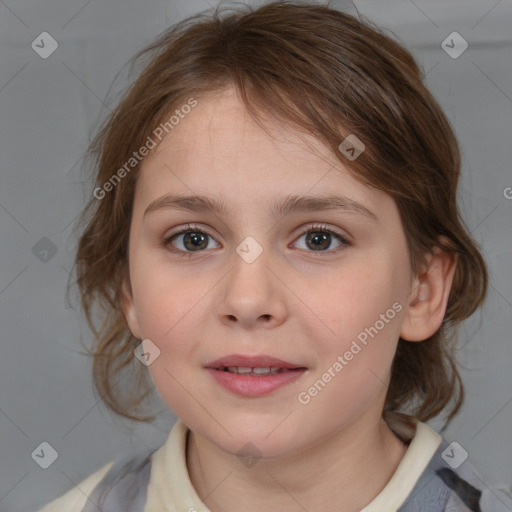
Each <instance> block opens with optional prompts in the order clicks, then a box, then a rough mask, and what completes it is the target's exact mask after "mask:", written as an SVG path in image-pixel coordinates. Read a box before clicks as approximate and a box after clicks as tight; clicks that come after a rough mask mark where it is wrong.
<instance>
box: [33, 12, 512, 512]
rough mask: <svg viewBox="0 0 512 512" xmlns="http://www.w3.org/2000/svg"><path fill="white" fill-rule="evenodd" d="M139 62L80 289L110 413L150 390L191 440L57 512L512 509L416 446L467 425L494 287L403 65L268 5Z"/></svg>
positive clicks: (435, 448)
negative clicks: (465, 408)
mask: <svg viewBox="0 0 512 512" xmlns="http://www.w3.org/2000/svg"><path fill="white" fill-rule="evenodd" d="M143 55H150V56H151V61H150V62H149V63H148V65H147V66H146V67H145V69H144V71H143V72H142V74H141V75H140V77H139V78H138V80H137V81H136V82H135V83H134V84H133V86H132V87H131V88H130V90H129V91H128V92H127V94H126V95H125V96H124V98H123V99H122V101H121V102H120V104H119V106H118V107H117V109H116V110H115V111H114V112H113V113H112V115H111V116H110V117H109V119H108V120H107V122H106V123H105V125H104V127H103V128H102V130H101V131H100V133H99V134H98V136H97V138H96V139H95V141H94V142H93V144H92V146H91V154H93V155H94V156H96V158H97V167H98V173H97V177H96V184H95V189H94V192H93V197H92V198H91V201H90V203H89V204H88V206H87V209H86V211H85V212H84V217H83V219H84V221H85V222H86V227H85V230H84V232H83V234H82V236H81V239H80V243H79V248H78V254H77V259H76V264H77V265H76V268H77V276H78V285H79V287H80V291H81V296H82V303H83V306H84V309H85V312H86V315H87V318H88V319H89V322H90V324H91V327H92V328H93V329H95V334H96V338H97V343H96V345H95V351H94V378H95V384H96V386H97V389H98V391H99V392H100V394H101V395H102V397H103V399H104V402H105V403H106V404H107V405H108V406H109V407H110V408H111V409H112V410H113V411H115V412H117V413H119V414H121V415H124V416H126V417H128V418H132V419H137V420H141V421H144V420H150V419H152V418H151V417H147V416H143V415H141V414H139V412H140V409H139V407H140V405H141V403H142V400H143V399H144V397H145V396H147V394H148V393H149V391H150V388H148V389H144V388H141V382H142V380H143V378H144V375H145V373H144V372H146V371H149V374H150V376H151V379H152V381H153V383H154V385H155V387H156V389H157V391H158V393H159V394H160V396H161V397H162V399H163V400H164V402H165V403H166V404H167V405H168V406H169V408H170V409H171V410H172V411H173V412H174V413H175V414H176V415H177V416H178V418H179V419H178V421H177V423H176V424H175V425H174V427H173V428H172V430H171V432H170V435H169V437H168V440H167V441H166V443H165V444H164V445H163V446H161V447H160V448H159V449H157V450H155V451H154V452H152V453H149V454H142V456H140V457H133V456H132V457H131V458H130V459H129V460H127V461H126V460H119V461H116V462H115V463H114V462H112V463H109V464H107V465H106V466H105V467H103V468H102V469H100V470H99V471H97V472H96V473H94V474H93V475H91V476H90V477H89V478H87V479H86V480H85V481H83V482H81V483H80V484H79V485H78V486H77V488H76V489H72V490H71V491H69V492H68V493H67V494H65V495H64V496H62V497H61V498H59V499H57V500H55V501H54V502H52V503H50V504H49V505H47V506H46V507H45V508H43V509H42V511H44V512H50V511H52V512H53V511H55V512H57V511H66V512H68V511H92V510H102V511H105V512H106V511H121V510H122V511H130V512H138V511H140V512H142V511H146V512H161V511H178V510H179V511H189V512H192V511H202V512H204V511H212V512H220V511H223V512H230V511H234V510H243V511H244V512H255V511H257V510H258V511H260V510H284V511H290V512H292V511H301V510H307V511H311V512H313V511H318V510H322V511H328V512H331V511H332V512H334V511H339V512H356V511H365V512H377V511H378V512H391V511H393V512H395V511H400V512H412V511H422V512H424V511H427V510H428V511H436V512H437V511H445V510H446V511H448V510H450V511H480V510H482V511H484V512H495V511H501V510H507V504H506V503H505V502H504V499H503V500H502V499H497V498H495V496H494V494H493V493H491V492H490V491H489V490H488V489H487V488H486V486H485V485H484V484H483V483H482V481H481V479H479V478H478V476H477V474H476V473H475V472H474V471H473V469H472V467H471V465H470V463H469V461H466V460H465V458H466V457H467V453H466V452H465V451H464V449H463V448H462V447H460V445H456V444H451V445H448V443H447V442H446V441H444V440H443V439H442V438H441V437H440V436H439V434H437V433H436V432H434V431H433V430H431V429H430V428H429V427H428V426H427V425H426V424H425V423H424V422H425V421H427V420H429V419H431V418H434V417H436V416H438V415H439V414H441V413H442V412H444V411H447V413H448V414H447V422H449V421H450V420H451V419H452V418H453V416H454V415H455V414H456V413H457V411H458V410H459V408H460V406H461V404H462V401H463V387H462V383H461V380H460V377H459V374H458V373H457V370H456V366H455V362H454V357H453V351H454V345H453V344H454V339H453V336H452V334H453V329H454V328H455V327H456V326H457V325H458V324H459V323H460V322H461V321H462V320H464V319H466V318H467V317H469V316H470V315H471V314H472V313H473V312H474V311H475V310H476V309H477V308H478V307H479V306H481V304H482V303H483V300H484V298H485V293H486V287H487V271H486V266H485V263H484V261H483V259H482V256H481V254H480V252H479V250H478V248H477V246H476V244H475V243H474V241H473V240H472V239H471V238H470V236H469V234H468V233H467V231H466V230H465V228H464V226H463V224H462V221H461V219H460V215H459V211H458V207H457V204H456V195H457V182H458V178H459V170H460V155H459V149H458V145H457V141H456V138H455V136H454V133H453V131H452V129H451V127H450V124H449V122H448V121H447V119H446V117H445V116H444V114H443V113H442V111H441V109H440V107H439V105H438V104H437V103H436V101H435V99H434V98H433V96H432V95H431V94H430V93H429V92H428V91H427V89H426V88H425V86H424V84H423V82H422V78H421V74H420V71H419V68H418V66H417V64H416V63H415V61H414V60H413V58H412V56H411V55H410V53H408V52H407V51H406V50H405V49H404V48H403V47H401V46H400V45H399V44H397V43H396V42H394V41H393V40H392V39H390V38H389V37H387V36H386V35H384V34H383V33H382V32H381V31H379V29H377V28H376V27H374V26H371V24H370V23H369V22H367V21H365V22H363V21H360V20H358V19H356V18H355V17H353V16H351V15H349V14H346V13H343V12H340V11H338V10H335V9H332V8H329V7H326V6H322V5H316V4H314V3H296V2H274V3H269V4H267V5H264V6H262V7H260V8H258V9H255V10H252V11H251V10H250V9H247V10H245V11H242V10H240V11H234V12H230V13H229V12H228V13H221V14H219V13H216V14H215V15H213V16H212V17H209V18H208V17H194V18H192V19H190V20H188V21H186V22H183V23H181V24H179V25H178V26H177V27H175V28H173V29H171V30H169V31H167V32H166V33H165V34H164V35H163V36H162V37H160V38H159V40H158V41H156V43H155V44H154V45H152V46H151V47H149V48H148V49H146V50H145V51H143V52H141V53H140V54H139V55H138V57H141V56H143ZM94 304H101V305H103V308H104V312H105V316H104V318H103V323H102V324H101V326H100V327H99V328H98V327H95V325H96V324H95V323H94V321H93V306H94ZM124 368H130V369H131V370H132V371H133V372H136V373H137V375H135V376H134V378H133V380H132V382H133V384H134V386H135V389H134V390H133V393H130V389H129V388H127V385H128V384H127V382H128V380H129V379H128V378H127V379H125V378H124V376H123V382H122V384H121V385H119V383H120V375H121V372H122V370H123V369H124ZM135 377H138V378H135ZM118 385H119V388H121V387H122V389H123V393H122V394H121V393H120V389H118ZM509 506H510V505H509Z"/></svg>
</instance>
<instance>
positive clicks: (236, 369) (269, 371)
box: [219, 366, 288, 376]
mask: <svg viewBox="0 0 512 512" xmlns="http://www.w3.org/2000/svg"><path fill="white" fill-rule="evenodd" d="M219 370H223V371H227V372H229V373H238V374H242V375H251V376H260V375H275V374H276V373H282V372H287V371H288V368H271V367H270V366H266V367H263V368H251V367H248V366H228V367H227V368H226V367H222V368H219Z"/></svg>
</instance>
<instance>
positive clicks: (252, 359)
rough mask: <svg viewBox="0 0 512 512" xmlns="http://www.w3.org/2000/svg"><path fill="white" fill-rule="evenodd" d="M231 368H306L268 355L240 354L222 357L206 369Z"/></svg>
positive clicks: (209, 364)
mask: <svg viewBox="0 0 512 512" xmlns="http://www.w3.org/2000/svg"><path fill="white" fill-rule="evenodd" d="M230 366H237V367H243V368H268V367H270V368H305V367H304V366H302V365H300V364H295V363H290V362H288V361H283V360H282V359H277V358H275V357H271V356H267V355H261V356H244V355H239V354H231V355H228V356H224V357H220V358H219V359H216V360H215V361H212V362H211V363H208V364H207V365H206V368H222V367H230Z"/></svg>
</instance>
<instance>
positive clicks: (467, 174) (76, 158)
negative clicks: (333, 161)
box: [0, 0, 512, 512]
mask: <svg viewBox="0 0 512 512" xmlns="http://www.w3.org/2000/svg"><path fill="white" fill-rule="evenodd" d="M211 3H212V4H213V2H211ZM247 3H254V2H247ZM356 6H357V8H358V10H359V11H360V12H361V13H363V14H365V15H366V16H368V17H369V18H370V19H372V20H373V21H375V22H376V23H377V24H378V25H380V26H382V27H385V28H389V29H390V30H392V31H393V33H394V34H396V36H397V37H398V38H399V39H400V40H401V42H402V43H403V44H405V45H406V46H407V47H408V48H409V49H410V50H411V51H412V52H413V54H414V55H415V57H416V58H417V60H418V62H419V64H420V65H421V66H422V67H423V69H424V70H425V72H426V73H427V79H426V81H427V85H428V86H429V88H430V90H431V91H432V92H433V93H434V95H435V96H436V98H437V99H438V100H439V102H440V103H441V106H442V107H443V108H444V109H445V111H446V113H447V115H448V117H449V118H450V120H451V122H452V123H453V125H454V127H455V129H456V133H457V135H458V137H459V140H460V143H461V148H462V152H463V178H462V182H461V189H460V199H461V208H462V211H463V214H464V218H465V221H466V224H467V226H468V228H469V230H470V231H471V233H472V235H473V236H474V237H475V238H476V240H477V241H478V242H479V243H480V244H481V245H482V247H483V251H484V254H485V256H486V259H487V261H488V263H489V267H490V272H491V284H490V288H489V297H488V300H487V302H486V304H485V307H484V308H483V310H482V311H481V313H477V314H476V315H474V316H473V317H472V318H471V319H470V320H469V321H467V322H466V323H465V324H464V325H463V326H462V328H461V330H460V339H461V347H462V349H461V352H460V358H461V359H460V360H461V363H462V364H463V365H464V367H465V368H464V369H463V371H462V374H463V378H464V380H465V384H466V390H467V402H466V405H465V406H464V409H463V410H462V413H461V414H460V415H459V416H458V417H457V418H456V419H455V420H454V421H453V423H452V424H451V425H450V427H449V428H448V429H447V430H446V431H445V432H444V433H443V434H444V436H445V437H446V438H447V439H448V440H450V441H457V442H459V443H460V444H461V445H462V446H463V447H464V448H465V449H466V450H467V451H468V452H469V454H470V457H471V459H472V461H473V464H474V465H475V466H476V467H477V468H478V469H479V471H480V473H481V475H482V477H483V479H484V480H485V482H486V483H487V484H488V485H490V486H492V487H495V488H507V489H509V490H510V486H511V483H512V442H511V433H512V429H511V425H512V404H511V402H512V385H511V381H512V379H511V371H510V364H511V362H512V344H511V335H510V330H509V329H510V326H511V323H510V317H511V314H512V272H511V271H510V268H511V266H510V261H511V256H512V254H511V247H512V232H511V229H510V226H511V225H512V224H511V218H512V200H510V199H507V197H506V196H507V195H508V197H509V198H510V197H512V189H508V188H507V187H512V173H511V170H510V169H511V162H512V144H511V142H512V139H511V133H512V29H511V27H512V2H511V1H510V0H501V1H497V0H481V1H477V0H472V1H469V0H448V1H447V0H423V1H420V0H416V1H414V2H413V1H412V0H392V1H383V0H361V1H359V0H356ZM205 8H208V4H207V3H206V2H205V1H202V0H194V1H184V0H181V1H177V0H168V1H167V2H166V1H164V0H146V1H144V2H142V1H137V0H124V1H120V0H117V1H114V0H104V1H100V0H73V1H69V0H68V1H64V0H45V1H41V0H37V1H36V0H17V1H14V0H1V1H0V155H1V159H0V171H1V174H0V176H1V187H0V229H1V268H0V308H1V309H0V311H1V318H0V326H1V336H2V337H1V348H2V352H1V354H2V357H1V368H0V434H1V437H0V444H1V452H0V453H1V473H0V510H3V511H13V512H15V511H16V512H18V511H19V512H21V511H29V510H36V509H38V508H39V507H41V506H42V505H43V504H45V503H47V502H48V501H50V500H51V499H53V498H55V497H57V496H59V495H61V494H62V493H63V492H65V491H67V490H68V489H70V488H71V487H72V486H73V482H74V483H78V482H79V481H80V480H82V479H83V478H85V477H86V476H87V475H89V474H90V473H92V472H93V471H95V470H96V469H98V468H99V467H100V466H102V465H103V464H105V463H107V462H109V461H111V460H113V459H114V458H115V457H116V456H117V455H118V454H119V453H121V452H126V451H131V450H133V449H135V448H137V447H139V448H140V447H141V446H155V447H156V446H158V445H159V444H161V443H163V442H164V441H165V439H166V437H167V432H168V431H169V429H170V427H171V425H172V422H173V421H174V417H173V415H172V413H170V412H168V411H166V409H165V407H164V406H163V404H162V403H161V402H156V406H157V407H160V409H162V410H163V412H162V414H161V415H160V416H159V418H158V421H157V422H156V423H155V425H137V424H134V423H130V422H128V421H124V420H119V419H117V418H114V417H113V416H111V415H110V414H109V413H108V412H107V411H106V409H105V408H104V407H103V406H102V405H101V403H100V402H99V400H98V397H97V396H96V395H95V394H94V393H93V390H92V384H91V375H90V361H89V360H88V359H87V358H86V357H85V356H83V355H80V354H79V351H80V350H81V346H80V339H81V338H82V339H83V340H84V341H85V342H88V341H89V340H90V333H89V331H88V329H87V327H86V325H85V322H84V319H83V317H82V315H81V313H80V311H79V309H78V307H76V308H73V307H70V306H76V301H74V300H73V301H72V303H71V305H70V304H68V303H67V302H66V298H65V287H66V283H67V279H68V273H69V271H70V269H71V266H72V261H73V256H74V250H75V243H76V240H75V239H74V237H73V233H72V228H73V223H74V221H75V220H76V216H77V215H78V213H79V211H80V209H81V207H82V206H83V204H84V203H85V200H86V198H87V195H88V194H90V191H91V187H90V184H89V183H87V182H86V180H87V177H86V175H84V174H83V171H82V170H81V162H80V158H81V157H82V154H83V152H84V150H85V149H86V146H87V143H88V140H89V136H90V134H91V130H92V129H93V128H94V127H95V126H97V123H98V120H99V119H100V118H101V117H102V116H104V115H105V113H106V112H107V110H106V107H105V106H103V105H102V102H103V100H104V98H105V96H106V94H107V90H108V88H109V86H110V84H111V83H112V81H113V79H114V77H115V75H116V73H117V72H118V71H119V70H120V69H121V68H122V67H123V65H124V64H125V63H126V62H127V60H128V59H129V58H130V57H131V56H132V55H133V54H134V53H135V52H136V51H138V50H139V49H141V48H142V47H143V46H145V45H146V44H147V43H149V42H150V41H151V40H152V39H153V38H154V37H155V36H156V35H157V34H158V33H159V32H160V31H162V30H164V29H165V28H166V27H168V26H169V25H171V24H172V23H174V22H176V21H178V20H180V19H182V18H183V17H185V16H187V15H189V14H192V13H194V12H197V11H200V10H203V9H205ZM44 31H47V32H49V33H50V34H51V35H52V36H53V37H54V38H55V39H56V40H57V41H58V44H59V47H58V48H57V50H56V51H55V52H54V53H53V54H52V55H51V56H50V57H49V58H47V59H43V58H41V57H40V56H39V55H38V54H37V53H36V52H35V51H34V50H33V49H32V48H31V43H32V41H33V40H34V39H36V37H37V36H38V35H39V34H40V33H41V32H44ZM453 31H457V32H459V33H460V34H461V35H462V37H463V38H464V39H465V40H466V41H467V42H468V43H469V47H468V49H467V50H466V51H465V52H464V53H463V54H462V55H461V56H460V57H458V58H457V59H454V58H451V57H450V56H449V55H448V54H447V53H446V52H445V51H444V50H443V49H442V48H441V42H442V41H443V40H444V39H445V38H446V37H447V36H448V35H449V34H450V33H452V32H453ZM122 85H123V83H122V81H121V86H122ZM507 192H509V193H507ZM43 237H46V238H48V239H49V240H50V241H51V243H52V244H53V245H54V246H55V249H56V250H57V252H56V253H55V254H54V255H52V253H51V251H50V252H48V253H47V254H46V255H45V254H44V253H42V252H41V251H42V250H44V249H46V250H48V249H49V248H51V245H50V244H49V243H48V241H43V242H40V240H41V239H42V238H43ZM38 243H39V244H40V245H39V246H36V244H38ZM41 244H42V246H41ZM34 246H36V250H33V247H34ZM37 247H39V250H37ZM41 247H42V249H41ZM34 252H35V254H34ZM41 258H42V260H41ZM45 258H46V259H47V261H44V260H45ZM72 299H74V295H72ZM430 424H431V425H432V426H433V427H434V428H438V427H439V422H435V421H434V422H431V423H430ZM43 441H46V442H48V443H50V444H51V446H53V447H54V448H55V450H57V452H58V458H57V460H56V461H55V462H54V463H53V464H52V465H51V466H50V467H49V468H48V469H42V468H40V467H39V466H38V465H37V464H36V463H35V462H34V460H33V459H32V458H31V453H32V452H33V451H34V450H35V449H36V447H38V445H39V444H40V443H41V442H43Z"/></svg>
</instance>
